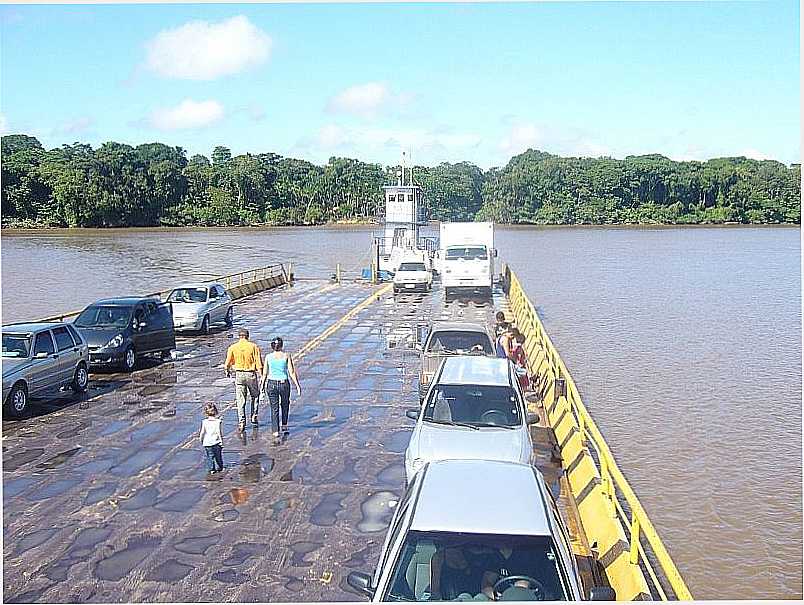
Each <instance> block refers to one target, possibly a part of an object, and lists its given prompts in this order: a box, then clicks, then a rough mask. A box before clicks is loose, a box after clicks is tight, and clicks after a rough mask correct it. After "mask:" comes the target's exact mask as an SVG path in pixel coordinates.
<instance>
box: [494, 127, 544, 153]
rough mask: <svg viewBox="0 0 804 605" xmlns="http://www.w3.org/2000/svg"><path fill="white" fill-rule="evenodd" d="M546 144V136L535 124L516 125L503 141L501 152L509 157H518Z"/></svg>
mask: <svg viewBox="0 0 804 605" xmlns="http://www.w3.org/2000/svg"><path fill="white" fill-rule="evenodd" d="M542 143H544V134H543V133H542V131H541V130H540V129H539V127H538V126H536V125H535V124H527V123H525V124H515V125H514V126H512V127H511V130H509V131H508V134H506V135H505V136H504V137H503V139H502V141H500V150H501V151H504V152H505V153H507V154H508V155H516V154H518V153H522V152H523V151H526V150H528V149H531V148H537V147H540V146H541V144H542Z"/></svg>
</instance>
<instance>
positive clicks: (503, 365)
mask: <svg viewBox="0 0 804 605" xmlns="http://www.w3.org/2000/svg"><path fill="white" fill-rule="evenodd" d="M405 415H406V416H407V417H408V418H410V419H412V420H416V428H415V429H413V434H412V435H411V436H410V443H409V444H408V448H407V450H406V452H405V475H406V477H407V480H408V481H411V480H412V479H413V476H414V475H415V474H416V473H417V472H418V471H419V470H421V468H422V467H424V465H425V464H427V463H428V462H431V461H433V460H447V459H483V460H502V461H505V462H519V463H522V464H531V463H533V461H534V460H533V441H532V440H531V437H530V425H531V424H535V423H536V422H538V420H539V419H538V416H536V414H531V413H528V411H527V406H526V404H525V399H524V397H523V395H522V391H521V389H520V387H519V381H518V380H517V375H516V370H515V368H514V365H513V364H512V363H511V362H510V361H508V360H507V359H499V358H497V357H474V356H456V357H447V358H446V359H444V361H443V362H442V364H441V368H440V369H439V371H438V373H437V374H436V376H435V378H434V379H433V385H432V387H431V388H430V391H429V393H428V394H427V399H426V400H425V402H424V404H423V405H422V406H421V407H420V408H416V409H412V410H407V412H405Z"/></svg>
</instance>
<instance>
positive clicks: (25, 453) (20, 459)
mask: <svg viewBox="0 0 804 605" xmlns="http://www.w3.org/2000/svg"><path fill="white" fill-rule="evenodd" d="M44 453H45V450H44V449H43V448H41V447H37V448H32V449H30V450H22V451H21V452H19V453H17V454H13V455H11V456H5V459H4V460H3V470H4V471H15V470H17V469H18V468H19V467H21V466H23V465H25V464H28V463H30V462H33V461H34V460H36V459H37V458H39V456H41V455H42V454H44Z"/></svg>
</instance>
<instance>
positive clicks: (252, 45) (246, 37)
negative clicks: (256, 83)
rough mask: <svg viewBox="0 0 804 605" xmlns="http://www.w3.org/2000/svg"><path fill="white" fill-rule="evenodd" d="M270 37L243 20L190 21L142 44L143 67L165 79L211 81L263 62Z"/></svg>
mask: <svg viewBox="0 0 804 605" xmlns="http://www.w3.org/2000/svg"><path fill="white" fill-rule="evenodd" d="M271 45H272V41H271V38H270V37H269V36H268V34H266V33H265V32H263V31H262V30H260V29H259V28H257V27H256V26H255V25H254V24H253V23H251V21H249V20H248V19H247V18H246V17H244V16H242V15H240V16H237V17H232V18H231V19H227V20H225V21H220V22H217V23H211V22H209V21H192V22H190V23H186V24H185V25H182V26H180V27H177V28H175V29H167V30H164V31H161V32H159V33H158V34H157V35H156V36H155V37H154V38H153V39H151V40H149V41H148V42H146V44H145V48H146V53H147V57H146V65H147V66H148V68H149V69H151V70H152V71H154V72H156V73H157V74H159V75H160V76H163V77H165V78H179V79H183V80H214V79H216V78H219V77H221V76H227V75H230V74H234V73H238V72H240V71H243V70H244V69H247V68H249V67H253V66H255V65H259V64H261V63H263V62H265V61H266V60H267V59H268V57H269V55H270V53H271Z"/></svg>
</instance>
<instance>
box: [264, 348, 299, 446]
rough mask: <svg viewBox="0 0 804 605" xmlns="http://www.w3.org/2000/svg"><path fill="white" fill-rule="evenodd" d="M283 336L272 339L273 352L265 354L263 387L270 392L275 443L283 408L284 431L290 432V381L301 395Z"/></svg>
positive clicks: (294, 368)
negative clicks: (280, 411)
mask: <svg viewBox="0 0 804 605" xmlns="http://www.w3.org/2000/svg"><path fill="white" fill-rule="evenodd" d="M284 344H285V343H284V342H283V341H282V338H280V337H279V336H277V337H276V338H274V339H273V340H272V341H271V353H268V355H266V356H265V369H266V371H265V373H264V374H263V380H262V388H263V390H264V391H265V392H266V393H267V394H268V401H270V403H271V427H272V428H273V431H274V443H277V442H278V441H279V437H280V433H279V410H280V408H281V409H282V432H283V433H285V434H287V432H288V412H289V411H290V381H291V380H292V381H293V384H295V385H296V393H297V394H298V395H299V396H301V387H300V386H299V378H298V377H297V376H296V366H295V365H294V364H293V359H292V358H291V356H290V355H289V354H288V353H285V352H284V351H283V350H282V348H283V347H284Z"/></svg>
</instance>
